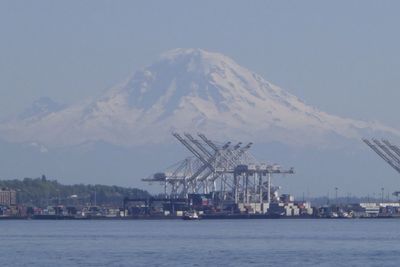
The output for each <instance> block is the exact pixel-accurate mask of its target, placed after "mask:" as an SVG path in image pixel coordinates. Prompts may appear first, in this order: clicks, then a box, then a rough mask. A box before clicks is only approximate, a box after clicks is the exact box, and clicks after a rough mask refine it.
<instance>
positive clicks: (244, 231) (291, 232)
mask: <svg viewBox="0 0 400 267" xmlns="http://www.w3.org/2000/svg"><path fill="white" fill-rule="evenodd" d="M399 227H400V220H395V219H387V220H384V219H380V220H289V219H288V220H203V221H181V220H173V221H167V220H164V221H0V229H1V232H0V266H2V267H3V266H57V267H61V266H398V265H399V264H400V263H399V262H400V231H399Z"/></svg>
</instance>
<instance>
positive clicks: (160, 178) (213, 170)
mask: <svg viewBox="0 0 400 267" xmlns="http://www.w3.org/2000/svg"><path fill="white" fill-rule="evenodd" d="M173 136H174V137H175V138H176V139H177V140H178V141H179V142H180V143H181V144H182V145H183V146H185V147H186V148H187V150H189V151H190V152H191V154H192V155H191V156H190V157H187V158H185V159H184V160H182V161H180V162H178V163H176V164H174V165H172V166H171V167H169V168H168V169H167V170H166V171H164V172H159V173H156V174H153V175H151V176H149V177H147V178H144V179H142V181H145V182H158V183H161V184H162V185H163V187H164V195H165V198H166V199H182V198H183V199H189V200H190V201H191V202H196V200H195V199H196V198H197V199H204V200H205V201H207V202H212V203H213V204H212V206H213V207H214V208H217V209H218V210H228V209H231V210H237V211H239V212H249V213H257V214H265V213H266V212H267V210H268V208H269V207H270V204H271V203H272V202H276V203H277V202H279V198H280V196H279V192H278V190H279V187H277V186H272V183H271V179H272V175H273V174H293V173H294V170H293V168H291V169H288V170H284V169H282V168H281V167H280V166H279V165H277V164H267V163H262V162H259V161H257V160H256V159H255V157H254V156H252V155H251V154H250V152H249V149H250V148H251V147H252V145H253V143H248V144H245V145H243V144H242V143H241V142H238V143H235V144H232V142H225V143H222V144H219V143H216V142H214V141H211V140H210V139H208V138H207V137H206V136H205V135H204V134H198V135H197V136H196V138H195V137H193V136H192V135H191V134H188V133H185V134H183V136H182V135H181V134H179V133H173ZM192 204H193V203H192Z"/></svg>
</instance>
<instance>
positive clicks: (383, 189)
mask: <svg viewBox="0 0 400 267" xmlns="http://www.w3.org/2000/svg"><path fill="white" fill-rule="evenodd" d="M381 192H382V199H381V203H383V196H384V192H385V188H384V187H382V188H381Z"/></svg>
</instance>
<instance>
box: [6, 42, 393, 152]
mask: <svg viewBox="0 0 400 267" xmlns="http://www.w3.org/2000/svg"><path fill="white" fill-rule="evenodd" d="M45 102H46V101H45ZM47 102H48V103H49V105H48V106H49V107H52V108H50V109H49V110H46V105H44V107H43V112H40V107H42V106H41V105H39V109H38V110H39V112H38V114H36V115H35V114H33V115H32V116H23V117H21V116H20V117H18V118H16V119H14V120H12V121H9V122H7V123H3V124H1V125H0V137H2V138H3V139H5V140H7V141H10V142H37V143H40V144H44V145H46V146H54V147H58V146H61V147H62V146H71V145H79V144H83V143H87V142H96V141H105V142H109V143H112V144H116V145H121V146H136V145H143V144H147V143H152V144H157V143H163V142H168V140H169V139H171V137H170V133H171V132H172V131H189V132H193V131H196V132H197V131H201V132H205V133H207V134H208V135H209V136H212V137H213V138H214V139H220V140H225V139H231V138H232V139H237V140H239V139H241V140H243V139H244V140H252V141H255V142H276V141H277V142H282V143H285V144H290V145H294V146H304V145H319V146H325V145H326V146H329V144H330V143H332V139H333V138H332V137H335V138H336V137H339V138H345V139H355V138H357V139H358V138H361V137H362V136H372V135H381V134H382V135H385V136H386V135H390V136H395V137H397V138H398V137H400V131H399V130H398V129H395V128H392V127H388V126H385V125H382V124H380V123H378V122H365V121H361V120H353V119H348V118H342V117H339V116H334V115H330V114H328V113H325V112H323V111H320V110H318V109H316V108H314V107H312V106H310V105H307V104H305V103H304V102H303V101H302V100H300V99H299V98H298V97H296V96H294V95H293V94H291V93H289V92H288V91H286V90H284V89H282V88H280V87H278V86H276V85H274V84H272V83H270V82H268V81H266V80H265V79H263V78H262V77H261V76H260V75H258V74H256V73H254V72H252V71H250V70H248V69H247V68H244V67H242V66H240V65H238V64H237V63H236V62H235V61H234V60H233V59H231V58H229V57H227V56H225V55H222V54H219V53H213V52H207V51H205V50H202V49H174V50H171V51H168V52H166V53H164V54H162V55H161V56H160V58H159V60H157V61H156V62H154V63H153V64H151V65H149V66H147V67H145V68H143V69H141V70H139V71H137V72H135V73H134V74H133V75H132V76H131V77H130V78H128V79H127V80H126V81H125V82H123V83H121V84H120V85H117V86H115V87H113V88H111V89H109V90H107V91H106V92H105V93H104V94H103V95H101V96H100V97H98V98H96V99H93V100H91V101H88V102H85V103H80V104H75V105H71V106H67V107H62V108H59V106H56V105H53V104H51V101H47Z"/></svg>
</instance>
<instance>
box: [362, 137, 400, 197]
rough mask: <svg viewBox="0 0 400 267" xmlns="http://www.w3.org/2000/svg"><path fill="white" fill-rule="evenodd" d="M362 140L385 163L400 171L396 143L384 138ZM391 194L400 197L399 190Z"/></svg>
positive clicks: (399, 150)
mask: <svg viewBox="0 0 400 267" xmlns="http://www.w3.org/2000/svg"><path fill="white" fill-rule="evenodd" d="M363 141H364V143H365V144H367V146H369V147H370V148H371V149H372V150H373V151H374V152H375V153H376V154H378V155H379V156H380V157H381V158H382V159H383V160H384V161H385V162H386V163H387V164H389V165H390V166H391V167H392V168H393V169H395V170H396V171H397V172H398V173H400V148H399V147H398V146H397V145H394V144H392V143H391V142H389V141H388V140H385V139H382V140H378V139H372V140H368V139H363ZM393 195H395V196H397V197H400V191H396V192H394V193H393Z"/></svg>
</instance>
